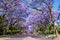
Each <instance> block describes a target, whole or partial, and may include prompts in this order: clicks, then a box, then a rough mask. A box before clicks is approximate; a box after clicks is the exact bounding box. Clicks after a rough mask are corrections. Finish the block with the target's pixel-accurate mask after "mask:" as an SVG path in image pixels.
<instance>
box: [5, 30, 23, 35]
mask: <svg viewBox="0 0 60 40" xmlns="http://www.w3.org/2000/svg"><path fill="white" fill-rule="evenodd" d="M6 33H7V34H11V33H12V34H16V33H20V34H22V32H21V30H9V29H8V30H6Z"/></svg>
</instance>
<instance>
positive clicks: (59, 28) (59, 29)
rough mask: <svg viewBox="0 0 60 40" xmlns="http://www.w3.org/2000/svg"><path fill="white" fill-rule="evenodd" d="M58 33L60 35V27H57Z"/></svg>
mask: <svg viewBox="0 0 60 40" xmlns="http://www.w3.org/2000/svg"><path fill="white" fill-rule="evenodd" d="M57 31H58V33H59V34H60V26H57Z"/></svg>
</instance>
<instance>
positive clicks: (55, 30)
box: [49, 7, 58, 37]
mask: <svg viewBox="0 0 60 40" xmlns="http://www.w3.org/2000/svg"><path fill="white" fill-rule="evenodd" d="M49 11H50V25H51V27H53V30H54V33H55V34H56V37H58V31H57V28H56V26H54V18H53V13H52V8H51V7H49Z"/></svg>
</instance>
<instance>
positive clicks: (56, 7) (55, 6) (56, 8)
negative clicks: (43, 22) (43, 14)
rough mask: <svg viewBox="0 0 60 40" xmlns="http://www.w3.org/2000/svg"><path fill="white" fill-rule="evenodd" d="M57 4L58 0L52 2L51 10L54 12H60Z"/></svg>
mask: <svg viewBox="0 0 60 40" xmlns="http://www.w3.org/2000/svg"><path fill="white" fill-rule="evenodd" d="M59 4H60V0H54V4H53V10H54V11H58V12H60V10H58V5H59Z"/></svg>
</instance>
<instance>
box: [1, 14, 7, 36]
mask: <svg viewBox="0 0 60 40" xmlns="http://www.w3.org/2000/svg"><path fill="white" fill-rule="evenodd" d="M5 15H6V14H3V15H0V34H3V35H5V34H6V28H7V20H6V16H5Z"/></svg>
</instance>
